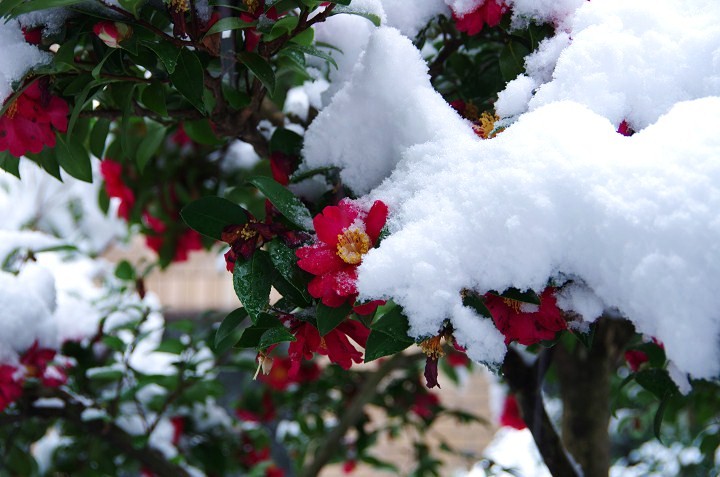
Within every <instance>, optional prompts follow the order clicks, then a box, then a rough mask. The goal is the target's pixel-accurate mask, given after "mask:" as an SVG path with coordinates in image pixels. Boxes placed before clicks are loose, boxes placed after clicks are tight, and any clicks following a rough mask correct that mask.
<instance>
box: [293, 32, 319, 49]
mask: <svg viewBox="0 0 720 477" xmlns="http://www.w3.org/2000/svg"><path fill="white" fill-rule="evenodd" d="M314 39H315V30H314V29H312V28H308V29H307V30H303V31H301V32H300V33H298V34H297V35H295V36H294V37H292V38H290V43H296V44H298V45H304V46H310V45H312V43H313V40H314Z"/></svg>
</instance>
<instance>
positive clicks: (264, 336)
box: [235, 313, 295, 349]
mask: <svg viewBox="0 0 720 477" xmlns="http://www.w3.org/2000/svg"><path fill="white" fill-rule="evenodd" d="M285 341H295V337H294V336H293V335H292V333H290V331H289V330H288V329H287V328H285V326H284V325H283V324H282V322H281V321H280V320H278V319H277V318H276V317H274V316H272V315H269V314H267V313H261V314H260V315H259V316H258V318H257V320H256V323H254V324H253V325H252V326H249V327H247V328H245V331H243V334H242V336H241V337H240V340H239V341H238V342H237V344H236V345H235V346H236V347H238V348H257V349H265V348H267V347H268V346H271V345H274V344H277V343H282V342H285Z"/></svg>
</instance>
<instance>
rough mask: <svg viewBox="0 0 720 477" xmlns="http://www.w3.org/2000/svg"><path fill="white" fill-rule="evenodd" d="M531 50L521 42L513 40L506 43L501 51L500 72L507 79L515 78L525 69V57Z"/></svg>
mask: <svg viewBox="0 0 720 477" xmlns="http://www.w3.org/2000/svg"><path fill="white" fill-rule="evenodd" d="M529 54H530V50H529V49H528V48H527V47H526V46H525V45H523V44H522V43H520V42H517V41H513V42H510V43H508V44H507V45H505V48H503V50H502V51H501V52H500V57H499V58H498V61H499V62H500V73H501V74H502V77H503V79H504V80H505V81H512V80H514V79H515V78H516V77H517V76H518V75H519V74H522V73H523V72H524V71H525V57H526V56H528V55H529Z"/></svg>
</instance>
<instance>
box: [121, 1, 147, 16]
mask: <svg viewBox="0 0 720 477" xmlns="http://www.w3.org/2000/svg"><path fill="white" fill-rule="evenodd" d="M146 2H147V0H118V3H120V6H121V7H123V8H124V9H125V10H127V11H129V12H131V13H132V14H133V16H134V17H135V18H138V15H139V12H140V9H141V8H142V7H143V5H145V3H146Z"/></svg>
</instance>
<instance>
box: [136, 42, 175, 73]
mask: <svg viewBox="0 0 720 477" xmlns="http://www.w3.org/2000/svg"><path fill="white" fill-rule="evenodd" d="M142 45H143V46H145V47H146V48H148V49H150V50H152V51H153V52H154V53H155V54H156V55H157V57H158V58H159V59H160V61H161V62H162V64H163V65H164V66H165V70H166V71H167V72H168V74H170V75H171V74H173V73H174V72H175V67H176V66H177V64H178V57H179V56H180V50H179V49H178V48H177V47H176V46H175V45H173V44H172V43H170V42H169V41H165V40H161V41H157V40H156V39H153V40H151V41H143V42H142Z"/></svg>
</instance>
